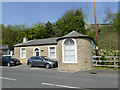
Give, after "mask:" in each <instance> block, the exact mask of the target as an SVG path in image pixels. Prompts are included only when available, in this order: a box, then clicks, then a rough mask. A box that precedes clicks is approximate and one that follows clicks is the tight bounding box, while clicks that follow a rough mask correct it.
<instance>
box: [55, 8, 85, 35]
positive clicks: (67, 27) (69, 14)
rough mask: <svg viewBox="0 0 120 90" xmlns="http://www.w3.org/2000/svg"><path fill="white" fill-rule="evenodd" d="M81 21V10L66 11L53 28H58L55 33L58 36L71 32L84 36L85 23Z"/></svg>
mask: <svg viewBox="0 0 120 90" xmlns="http://www.w3.org/2000/svg"><path fill="white" fill-rule="evenodd" d="M83 19H84V17H83V15H82V9H77V10H74V9H72V10H68V11H66V12H65V14H64V15H63V16H62V18H61V19H59V20H58V21H57V22H56V23H55V26H56V27H57V28H58V29H57V30H56V31H55V32H59V35H58V36H63V35H65V34H68V33H69V32H71V31H73V30H74V31H77V32H80V33H83V34H85V31H86V30H85V27H84V24H85V22H84V20H83Z"/></svg>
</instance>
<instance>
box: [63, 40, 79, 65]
mask: <svg viewBox="0 0 120 90" xmlns="http://www.w3.org/2000/svg"><path fill="white" fill-rule="evenodd" d="M70 39H72V40H73V41H74V44H75V61H74V62H68V61H65V60H64V59H65V55H64V42H65V41H66V40H67V39H64V40H63V42H62V63H68V64H69V63H70V64H77V63H78V61H77V43H76V40H75V39H73V38H70Z"/></svg>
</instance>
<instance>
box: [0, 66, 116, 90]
mask: <svg viewBox="0 0 120 90" xmlns="http://www.w3.org/2000/svg"><path fill="white" fill-rule="evenodd" d="M0 79H1V80H2V87H3V88H77V89H81V88H118V71H114V70H91V71H80V72H76V73H73V72H60V71H57V70H56V69H45V68H38V67H33V68H28V67H27V66H24V65H20V66H15V67H10V68H9V67H2V76H1V77H0Z"/></svg>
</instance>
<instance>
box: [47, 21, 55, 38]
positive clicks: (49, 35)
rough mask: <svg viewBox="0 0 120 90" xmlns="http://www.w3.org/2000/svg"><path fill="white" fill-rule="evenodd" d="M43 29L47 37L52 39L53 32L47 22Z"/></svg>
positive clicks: (51, 26)
mask: <svg viewBox="0 0 120 90" xmlns="http://www.w3.org/2000/svg"><path fill="white" fill-rule="evenodd" d="M45 29H46V31H47V37H54V35H55V31H54V29H53V25H52V24H51V23H50V22H49V21H48V22H47V23H46V24H45Z"/></svg>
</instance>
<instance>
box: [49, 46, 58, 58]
mask: <svg viewBox="0 0 120 90" xmlns="http://www.w3.org/2000/svg"><path fill="white" fill-rule="evenodd" d="M48 48H49V54H48V55H49V57H50V58H56V47H55V46H54V47H48Z"/></svg>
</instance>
